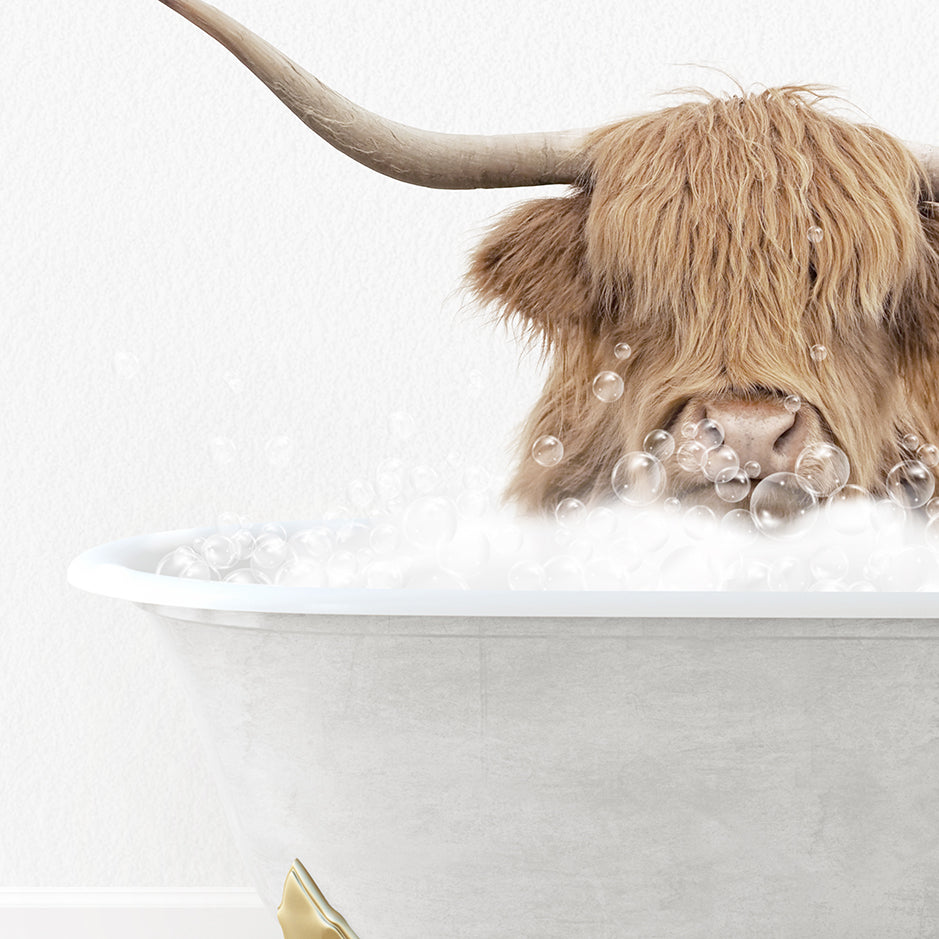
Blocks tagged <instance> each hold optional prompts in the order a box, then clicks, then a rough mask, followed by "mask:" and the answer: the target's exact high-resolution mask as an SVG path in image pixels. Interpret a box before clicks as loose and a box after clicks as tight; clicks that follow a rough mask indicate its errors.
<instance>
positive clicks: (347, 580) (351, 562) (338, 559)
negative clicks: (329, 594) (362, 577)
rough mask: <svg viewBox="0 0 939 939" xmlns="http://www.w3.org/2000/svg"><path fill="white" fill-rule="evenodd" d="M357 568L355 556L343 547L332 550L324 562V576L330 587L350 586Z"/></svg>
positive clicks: (357, 563)
mask: <svg viewBox="0 0 939 939" xmlns="http://www.w3.org/2000/svg"><path fill="white" fill-rule="evenodd" d="M358 570H359V562H358V560H357V558H356V556H355V555H354V554H353V553H352V552H351V551H348V550H346V549H345V548H340V549H339V550H338V551H333V553H332V554H331V555H330V556H329V560H328V561H327V562H326V577H327V582H328V583H329V586H330V587H350V586H352V581H353V580H354V579H355V575H356V574H357V573H358Z"/></svg>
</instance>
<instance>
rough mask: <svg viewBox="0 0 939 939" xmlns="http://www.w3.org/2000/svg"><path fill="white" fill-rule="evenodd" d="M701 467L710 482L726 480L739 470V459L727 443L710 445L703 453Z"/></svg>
mask: <svg viewBox="0 0 939 939" xmlns="http://www.w3.org/2000/svg"><path fill="white" fill-rule="evenodd" d="M702 469H703V470H704V475H705V476H707V478H708V479H710V480H711V482H716V483H720V482H726V481H727V480H729V479H733V478H734V477H735V476H736V475H737V473H738V471H739V470H740V460H739V458H738V457H737V452H736V450H734V449H733V448H732V447H728V446H727V444H721V445H720V446H717V447H711V449H710V450H708V451H707V452H706V453H705V454H704V463H703V464H702ZM744 475H746V474H744Z"/></svg>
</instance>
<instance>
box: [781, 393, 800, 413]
mask: <svg viewBox="0 0 939 939" xmlns="http://www.w3.org/2000/svg"><path fill="white" fill-rule="evenodd" d="M783 407H784V408H785V409H786V410H787V411H788V412H789V413H790V414H795V413H796V411H798V410H799V408H801V407H802V399H801V398H800V397H799V396H798V395H787V396H786V399H785V400H784V401H783Z"/></svg>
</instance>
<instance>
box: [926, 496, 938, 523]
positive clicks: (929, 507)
mask: <svg viewBox="0 0 939 939" xmlns="http://www.w3.org/2000/svg"><path fill="white" fill-rule="evenodd" d="M926 515H927V516H928V517H929V518H935V517H936V516H937V515H939V499H930V500H929V501H928V502H927V503H926Z"/></svg>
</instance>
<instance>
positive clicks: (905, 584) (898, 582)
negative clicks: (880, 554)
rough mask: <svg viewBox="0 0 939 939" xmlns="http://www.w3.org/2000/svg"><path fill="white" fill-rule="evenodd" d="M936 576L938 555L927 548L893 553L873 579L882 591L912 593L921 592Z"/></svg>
mask: <svg viewBox="0 0 939 939" xmlns="http://www.w3.org/2000/svg"><path fill="white" fill-rule="evenodd" d="M935 576H936V555H935V554H934V553H933V552H932V551H931V550H930V549H929V548H927V547H925V546H917V547H909V548H904V549H903V550H902V551H899V552H895V553H894V552H891V553H889V554H887V556H886V558H884V559H883V563H882V566H881V568H880V569H879V570H878V571H877V572H876V574H875V576H874V577H872V578H871V580H872V581H873V583H874V585H875V586H876V587H877V588H878V589H880V590H896V591H903V592H910V591H914V590H919V589H920V588H921V587H924V586H926V585H927V584H928V583H930V582H931V581H934V579H935Z"/></svg>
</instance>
